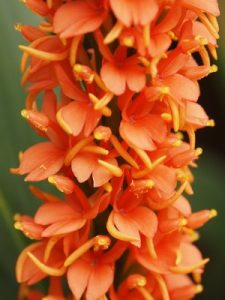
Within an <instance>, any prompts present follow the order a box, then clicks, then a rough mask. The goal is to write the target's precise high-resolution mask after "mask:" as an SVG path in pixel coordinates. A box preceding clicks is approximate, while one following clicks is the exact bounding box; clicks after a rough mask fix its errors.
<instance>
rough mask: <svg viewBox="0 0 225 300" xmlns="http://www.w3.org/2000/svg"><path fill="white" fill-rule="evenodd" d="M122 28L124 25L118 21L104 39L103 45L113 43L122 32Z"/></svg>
mask: <svg viewBox="0 0 225 300" xmlns="http://www.w3.org/2000/svg"><path fill="white" fill-rule="evenodd" d="M123 27H124V25H123V24H122V23H121V22H120V21H117V22H116V24H115V25H114V26H113V28H112V29H111V30H110V32H109V33H108V34H107V35H106V37H105V38H104V44H110V43H112V42H113V41H115V40H116V39H117V38H118V37H119V35H120V33H121V32H122V30H123Z"/></svg>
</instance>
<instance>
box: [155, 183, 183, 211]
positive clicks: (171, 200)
mask: <svg viewBox="0 0 225 300" xmlns="http://www.w3.org/2000/svg"><path fill="white" fill-rule="evenodd" d="M187 184H188V181H185V182H184V183H182V185H181V186H180V187H179V189H178V190H177V191H176V192H175V194H174V195H173V196H172V197H170V198H169V199H168V200H167V201H165V202H164V201H163V202H162V203H161V204H156V203H155V204H154V209H156V210H161V209H164V208H166V207H168V206H171V205H172V204H173V203H174V202H176V201H177V199H178V198H179V197H180V196H181V194H182V193H183V191H184V190H185V188H186V186H187Z"/></svg>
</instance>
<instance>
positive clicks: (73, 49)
mask: <svg viewBox="0 0 225 300" xmlns="http://www.w3.org/2000/svg"><path fill="white" fill-rule="evenodd" d="M80 40H81V35H79V36H75V37H74V38H73V40H72V43H71V47H70V57H69V59H70V65H71V66H74V65H75V63H76V60H77V50H78V46H79V43H80Z"/></svg>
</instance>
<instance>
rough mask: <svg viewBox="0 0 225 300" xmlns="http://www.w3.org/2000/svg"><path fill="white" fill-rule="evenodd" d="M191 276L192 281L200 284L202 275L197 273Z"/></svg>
mask: <svg viewBox="0 0 225 300" xmlns="http://www.w3.org/2000/svg"><path fill="white" fill-rule="evenodd" d="M192 276H193V278H194V281H195V282H197V283H200V282H201V281H202V275H201V273H199V272H193V273H192Z"/></svg>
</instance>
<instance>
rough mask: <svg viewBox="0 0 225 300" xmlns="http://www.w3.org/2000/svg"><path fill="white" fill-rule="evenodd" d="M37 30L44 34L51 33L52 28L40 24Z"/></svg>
mask: <svg viewBox="0 0 225 300" xmlns="http://www.w3.org/2000/svg"><path fill="white" fill-rule="evenodd" d="M38 27H39V29H40V30H41V31H44V32H53V26H52V25H51V24H49V23H42V24H40V25H39V26H38Z"/></svg>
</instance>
